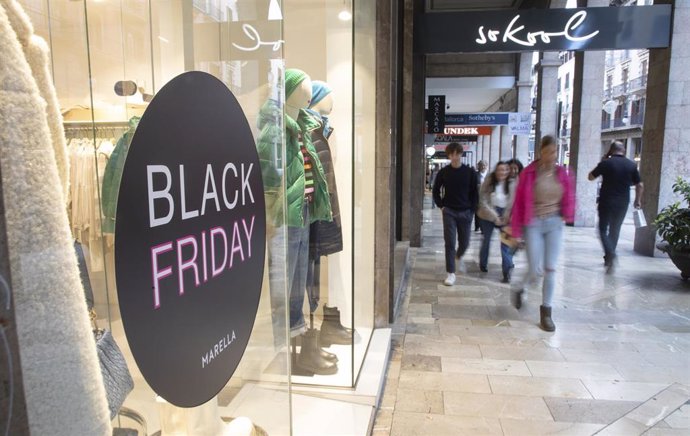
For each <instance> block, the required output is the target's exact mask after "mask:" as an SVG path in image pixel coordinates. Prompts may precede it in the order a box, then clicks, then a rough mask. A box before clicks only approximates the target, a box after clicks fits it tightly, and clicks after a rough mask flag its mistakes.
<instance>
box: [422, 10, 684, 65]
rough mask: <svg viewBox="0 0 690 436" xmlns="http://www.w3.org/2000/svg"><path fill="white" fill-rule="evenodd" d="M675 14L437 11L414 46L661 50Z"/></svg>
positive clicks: (438, 49)
mask: <svg viewBox="0 0 690 436" xmlns="http://www.w3.org/2000/svg"><path fill="white" fill-rule="evenodd" d="M671 16H672V10H671V5H653V6H628V7H592V8H573V9H560V8H559V9H548V8H547V9H524V10H505V11H473V12H434V13H427V14H423V15H422V16H421V17H420V24H419V25H420V26H421V28H422V30H421V32H419V33H417V32H415V35H416V37H417V39H416V40H415V43H416V49H417V51H419V52H421V53H425V54H430V53H462V52H466V53H470V52H520V51H561V50H623V49H643V48H663V47H668V46H669V44H670V39H671ZM458 23H463V25H458Z"/></svg>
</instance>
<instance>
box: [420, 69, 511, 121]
mask: <svg viewBox="0 0 690 436" xmlns="http://www.w3.org/2000/svg"><path fill="white" fill-rule="evenodd" d="M513 85H515V78H514V77H512V76H505V77H503V76H502V77H450V78H447V77H443V78H428V79H426V95H427V97H428V96H429V95H445V96H446V104H447V105H448V104H449V105H450V108H448V109H446V112H484V111H485V110H486V109H487V108H488V107H489V106H491V105H492V104H493V103H495V102H496V100H498V99H499V98H500V97H501V96H502V95H503V94H505V93H506V92H508V91H509V90H510V89H511V88H512V87H513ZM427 100H428V99H426V98H425V99H424V101H425V102H426V101H427Z"/></svg>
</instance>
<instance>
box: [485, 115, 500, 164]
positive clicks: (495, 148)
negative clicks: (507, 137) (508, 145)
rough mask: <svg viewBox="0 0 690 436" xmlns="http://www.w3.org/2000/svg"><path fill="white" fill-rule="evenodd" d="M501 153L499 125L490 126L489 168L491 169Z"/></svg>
mask: <svg viewBox="0 0 690 436" xmlns="http://www.w3.org/2000/svg"><path fill="white" fill-rule="evenodd" d="M500 155H501V127H500V126H494V127H492V128H491V145H490V148H489V161H488V162H489V170H490V171H493V169H494V166H496V162H498V159H499V156H500Z"/></svg>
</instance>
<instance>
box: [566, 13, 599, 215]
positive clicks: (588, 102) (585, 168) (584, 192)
mask: <svg viewBox="0 0 690 436" xmlns="http://www.w3.org/2000/svg"><path fill="white" fill-rule="evenodd" d="M587 6H603V7H605V6H608V0H589V2H588V3H587ZM605 70H606V52H604V51H587V52H578V53H576V54H575V72H574V74H573V112H572V123H571V126H572V127H571V132H572V133H571V134H570V166H571V168H572V174H573V176H574V178H575V192H576V210H575V225H576V226H578V227H593V226H594V225H595V224H596V219H597V207H596V198H597V183H596V182H590V181H589V180H588V179H587V176H588V175H589V172H590V171H592V169H594V167H595V166H596V165H597V164H598V163H599V161H600V160H601V110H602V98H603V90H604V74H605Z"/></svg>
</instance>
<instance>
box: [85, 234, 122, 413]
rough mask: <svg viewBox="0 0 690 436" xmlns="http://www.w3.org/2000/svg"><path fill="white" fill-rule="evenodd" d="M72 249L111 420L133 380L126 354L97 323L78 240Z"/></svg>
mask: <svg viewBox="0 0 690 436" xmlns="http://www.w3.org/2000/svg"><path fill="white" fill-rule="evenodd" d="M74 251H75V253H76V255H77V262H78V264H79V275H80V276H81V281H82V285H83V286H84V294H85V298H86V305H87V307H88V309H89V317H90V318H91V325H92V327H93V337H94V340H95V341H96V351H97V353H98V364H99V365H100V367H101V374H102V375H103V384H104V385H105V396H106V398H107V400H108V409H109V410H110V419H113V418H115V417H116V416H117V413H118V411H119V410H120V408H121V407H122V404H124V402H125V398H127V395H129V393H130V392H132V389H134V380H132V375H131V374H130V372H129V368H128V367H127V361H126V360H125V355H124V354H122V350H120V347H118V346H117V343H116V342H115V339H114V338H113V335H112V334H111V333H110V331H108V330H104V329H99V328H98V325H96V318H97V317H98V316H97V315H96V311H95V310H94V297H93V289H92V288H91V282H90V280H89V272H88V269H87V267H86V260H85V259H84V250H83V249H82V246H81V244H80V243H79V242H76V241H75V242H74Z"/></svg>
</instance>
